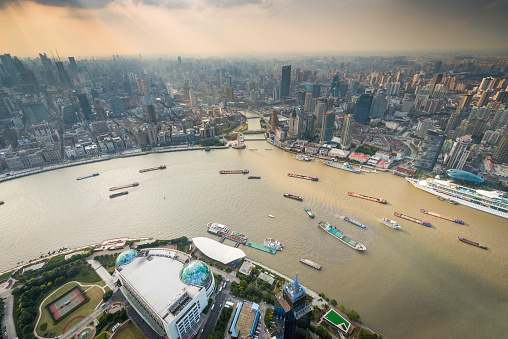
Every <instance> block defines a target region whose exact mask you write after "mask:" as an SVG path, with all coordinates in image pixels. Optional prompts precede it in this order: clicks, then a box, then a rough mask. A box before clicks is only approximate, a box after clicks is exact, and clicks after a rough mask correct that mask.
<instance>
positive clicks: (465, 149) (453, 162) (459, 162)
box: [446, 135, 473, 170]
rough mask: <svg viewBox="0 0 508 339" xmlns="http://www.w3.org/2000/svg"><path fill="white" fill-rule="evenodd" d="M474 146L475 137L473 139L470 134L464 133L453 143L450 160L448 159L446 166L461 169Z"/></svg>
mask: <svg viewBox="0 0 508 339" xmlns="http://www.w3.org/2000/svg"><path fill="white" fill-rule="evenodd" d="M472 146H473V139H471V136H470V135H464V136H462V137H460V138H457V141H456V142H455V144H454V145H453V147H452V151H451V152H450V160H448V164H447V165H446V168H447V169H450V168H455V169H458V170H461V169H462V167H464V164H465V163H466V160H467V157H468V156H469V153H470V152H471V147H472Z"/></svg>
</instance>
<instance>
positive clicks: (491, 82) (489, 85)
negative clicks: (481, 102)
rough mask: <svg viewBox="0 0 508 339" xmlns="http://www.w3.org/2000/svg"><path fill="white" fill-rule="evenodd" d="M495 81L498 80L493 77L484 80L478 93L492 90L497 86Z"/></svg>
mask: <svg viewBox="0 0 508 339" xmlns="http://www.w3.org/2000/svg"><path fill="white" fill-rule="evenodd" d="M495 81H496V79H495V78H493V77H487V78H483V80H482V82H481V84H480V86H479V87H478V91H479V92H480V91H486V90H488V89H492V87H493V86H494V84H495Z"/></svg>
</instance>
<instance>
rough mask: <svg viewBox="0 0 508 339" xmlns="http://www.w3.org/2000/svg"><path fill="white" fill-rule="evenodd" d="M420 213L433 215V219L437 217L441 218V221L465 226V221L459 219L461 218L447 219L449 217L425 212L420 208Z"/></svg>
mask: <svg viewBox="0 0 508 339" xmlns="http://www.w3.org/2000/svg"><path fill="white" fill-rule="evenodd" d="M420 212H422V213H424V214H428V215H432V216H433V217H436V218H441V219H444V220H448V221H451V222H454V223H457V224H461V225H464V221H462V219H459V218H451V217H447V216H444V215H441V214H439V213H434V212H430V211H427V210H424V209H423V208H420Z"/></svg>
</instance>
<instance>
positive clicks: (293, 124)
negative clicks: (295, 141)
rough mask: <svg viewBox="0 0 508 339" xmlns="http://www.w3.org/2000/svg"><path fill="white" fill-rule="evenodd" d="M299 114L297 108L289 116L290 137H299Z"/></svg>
mask: <svg viewBox="0 0 508 339" xmlns="http://www.w3.org/2000/svg"><path fill="white" fill-rule="evenodd" d="M298 120H299V116H298V114H297V112H296V109H293V111H292V112H291V115H290V117H289V132H288V136H289V137H290V138H298V135H299V134H300V129H299V126H300V124H299V121H298Z"/></svg>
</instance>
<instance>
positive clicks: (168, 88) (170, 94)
mask: <svg viewBox="0 0 508 339" xmlns="http://www.w3.org/2000/svg"><path fill="white" fill-rule="evenodd" d="M166 90H167V91H168V95H169V98H170V99H174V98H175V94H174V93H173V85H172V84H170V83H169V82H166Z"/></svg>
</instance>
